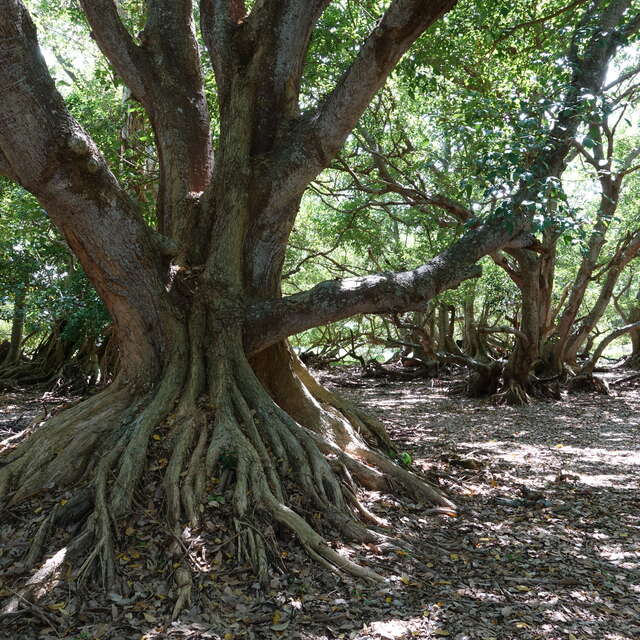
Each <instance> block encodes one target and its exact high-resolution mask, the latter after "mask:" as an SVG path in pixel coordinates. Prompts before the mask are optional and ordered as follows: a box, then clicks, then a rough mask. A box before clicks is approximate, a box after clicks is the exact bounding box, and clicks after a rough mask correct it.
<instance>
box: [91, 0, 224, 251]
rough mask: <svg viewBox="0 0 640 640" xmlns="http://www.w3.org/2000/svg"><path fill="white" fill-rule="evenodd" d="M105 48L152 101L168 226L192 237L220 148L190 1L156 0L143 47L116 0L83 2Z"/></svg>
mask: <svg viewBox="0 0 640 640" xmlns="http://www.w3.org/2000/svg"><path fill="white" fill-rule="evenodd" d="M81 3H82V7H83V9H84V11H85V14H86V16H87V19H88V20H89V23H90V25H91V28H92V29H93V34H94V37H95V38H96V41H97V43H98V46H99V47H100V49H101V51H102V52H103V53H104V55H105V56H106V57H107V59H108V60H109V61H110V62H111V63H112V64H113V66H114V67H115V69H116V71H117V72H118V74H119V75H120V76H121V77H122V78H123V80H124V81H125V83H126V84H127V86H128V87H129V88H130V89H131V91H132V93H133V95H134V96H135V97H136V98H137V99H138V100H140V102H141V103H142V104H143V105H144V107H145V109H146V111H147V113H148V114H149V117H150V119H151V123H152V125H153V130H154V133H155V136H156V143H157V149H158V160H159V163H160V187H159V195H158V223H159V229H160V231H161V232H163V233H165V234H167V235H171V236H173V237H174V238H175V239H176V240H178V241H184V240H186V236H187V235H188V231H187V230H188V229H189V228H190V225H189V223H188V222H189V218H190V217H191V215H192V211H191V210H190V206H191V204H192V203H193V199H194V195H195V194H197V195H199V194H200V193H202V192H203V191H204V190H205V189H206V187H207V186H208V185H209V183H210V181H211V175H212V171H213V154H212V146H211V135H210V129H209V115H208V110H207V104H206V99H205V95H204V81H203V77H202V70H201V66H200V58H199V54H198V43H197V40H196V37H195V31H194V25H193V14H192V6H191V2H190V0H150V1H149V2H147V6H148V15H147V24H146V25H145V28H144V30H143V32H142V34H141V35H140V40H141V45H140V46H139V45H136V44H135V43H134V41H133V39H132V38H131V35H130V34H129V33H128V32H127V30H126V29H125V27H124V25H123V24H122V22H121V21H120V18H119V16H118V15H117V10H116V8H115V5H114V3H113V0H97V1H96V2H94V1H93V0H81Z"/></svg>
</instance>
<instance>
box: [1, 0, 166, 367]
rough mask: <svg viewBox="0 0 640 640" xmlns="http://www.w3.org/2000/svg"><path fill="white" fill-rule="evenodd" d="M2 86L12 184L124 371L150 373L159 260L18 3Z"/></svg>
mask: <svg viewBox="0 0 640 640" xmlns="http://www.w3.org/2000/svg"><path fill="white" fill-rule="evenodd" d="M0 86H2V87H3V92H2V97H1V99H0V148H1V149H2V152H3V155H2V157H4V158H6V161H7V163H8V165H9V167H10V169H11V171H12V173H13V177H14V178H15V179H17V180H18V181H19V182H20V184H21V185H22V186H23V187H25V188H26V189H27V190H29V191H30V192H31V193H33V195H34V196H35V197H36V198H37V199H38V201H39V202H40V204H41V205H42V207H43V208H44V209H45V210H46V211H47V213H48V215H49V217H50V218H51V219H52V221H53V222H54V224H55V225H56V227H57V228H58V229H59V230H60V232H61V233H62V235H63V236H64V238H65V239H66V241H67V243H68V244H69V247H70V248H71V249H72V251H73V252H74V253H75V255H76V256H77V257H78V258H79V260H80V262H81V263H82V266H83V268H84V270H85V271H86V273H87V275H88V276H89V278H90V279H91V282H92V283H93V285H94V286H95V287H96V289H97V291H98V293H99V294H100V296H101V297H102V298H103V300H104V301H105V303H106V305H107V308H108V309H109V311H110V313H111V314H112V316H113V317H114V319H115V320H116V322H117V323H118V329H119V331H118V333H119V339H120V340H121V346H122V348H123V349H124V350H125V351H126V352H127V353H128V355H129V356H130V362H131V366H132V367H135V366H136V365H140V366H148V367H152V368H153V367H154V366H158V365H159V363H158V362H157V360H156V359H155V356H154V355H153V353H154V352H155V346H157V345H158V344H161V343H162V341H163V340H164V338H163V336H162V331H163V329H162V322H161V320H160V318H156V317H149V316H148V314H147V312H145V311H144V310H145V308H146V309H147V310H149V309H157V308H158V301H159V300H163V299H165V296H166V292H165V288H164V283H163V281H162V279H161V277H160V270H159V252H158V251H157V250H156V248H155V247H154V245H153V242H152V239H151V236H150V234H149V231H148V228H147V226H146V224H145V223H144V221H143V219H142V217H141V216H140V215H139V212H138V211H137V210H136V209H135V208H134V205H133V204H132V201H131V199H130V198H129V197H128V195H127V194H126V193H125V192H124V190H123V189H122V188H121V187H120V185H119V184H118V182H117V181H116V179H115V177H114V176H113V174H112V173H111V172H110V171H109V168H108V167H107V165H106V162H105V160H104V158H103V157H102V155H101V154H100V152H99V151H98V149H97V147H96V145H95V143H94V142H93V140H91V138H90V137H89V135H88V134H87V133H86V132H85V131H84V130H83V129H82V128H81V126H80V125H79V124H78V123H77V122H76V121H75V120H74V119H73V118H72V117H71V115H70V114H69V112H68V111H67V109H66V106H65V104H64V101H63V99H62V97H61V96H60V94H59V93H58V92H57V90H56V88H55V84H54V82H53V80H52V78H51V76H50V75H49V72H48V70H47V68H46V65H45V62H44V59H43V57H42V55H41V53H40V50H39V48H38V42H37V37H36V29H35V26H34V24H33V22H32V20H31V17H30V16H29V13H28V12H27V10H26V8H25V7H24V5H23V4H22V2H20V1H19V0H5V1H4V2H2V11H0ZM125 318H126V327H125V323H123V319H125ZM156 323H157V325H156ZM150 327H151V329H150ZM154 345H155V346H154ZM125 375H126V374H125Z"/></svg>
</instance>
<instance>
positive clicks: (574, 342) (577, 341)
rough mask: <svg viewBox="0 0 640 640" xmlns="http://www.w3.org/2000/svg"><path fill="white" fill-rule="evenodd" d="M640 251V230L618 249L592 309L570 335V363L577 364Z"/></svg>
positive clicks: (566, 360)
mask: <svg viewBox="0 0 640 640" xmlns="http://www.w3.org/2000/svg"><path fill="white" fill-rule="evenodd" d="M639 252H640V231H636V232H635V233H634V234H633V235H632V236H630V237H629V238H628V239H627V241H626V242H624V243H623V244H622V246H621V247H619V249H618V250H617V251H616V254H615V255H614V257H613V258H612V259H611V261H610V263H609V265H608V268H607V271H606V276H605V279H604V282H603V284H602V286H601V287H600V292H599V293H598V297H597V299H596V301H595V303H594V305H593V307H592V308H591V311H590V312H589V313H588V314H587V315H586V316H585V318H584V319H583V320H582V322H581V323H580V324H579V325H578V327H576V328H575V329H574V331H573V333H572V334H571V335H570V336H569V338H568V340H567V343H566V347H565V350H564V354H565V355H564V359H565V362H567V363H568V364H570V365H572V366H576V362H577V357H578V353H579V351H580V349H581V348H582V346H583V345H584V344H585V342H586V340H587V338H588V336H589V334H590V333H591V332H592V331H593V330H594V328H595V326H596V325H597V324H598V321H599V320H600V319H601V318H602V316H603V314H604V312H605V311H606V309H607V306H608V305H609V303H610V302H611V298H612V296H613V292H614V289H615V286H616V284H617V282H618V279H619V278H620V275H621V274H622V272H623V270H624V268H625V267H626V266H627V264H629V262H630V261H631V260H632V259H633V258H635V257H636V256H637V255H638V253H639Z"/></svg>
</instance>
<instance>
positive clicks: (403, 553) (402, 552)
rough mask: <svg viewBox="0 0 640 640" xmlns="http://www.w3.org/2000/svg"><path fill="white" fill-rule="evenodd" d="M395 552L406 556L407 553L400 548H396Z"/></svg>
mask: <svg viewBox="0 0 640 640" xmlns="http://www.w3.org/2000/svg"><path fill="white" fill-rule="evenodd" d="M396 554H398V555H399V556H406V555H407V552H406V551H403V550H402V549H398V550H397V551H396Z"/></svg>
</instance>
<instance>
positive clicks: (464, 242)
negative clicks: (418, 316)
mask: <svg viewBox="0 0 640 640" xmlns="http://www.w3.org/2000/svg"><path fill="white" fill-rule="evenodd" d="M519 233H520V229H519V227H517V226H515V227H514V226H513V223H512V221H505V220H504V219H503V218H495V219H494V220H492V221H490V222H487V223H486V224H484V225H482V226H481V227H479V228H477V229H473V230H472V231H470V232H468V233H467V234H466V235H464V236H463V237H462V238H461V239H460V240H458V242H456V243H455V244H453V245H452V246H451V247H449V248H448V249H446V250H445V251H443V252H442V253H441V254H440V255H439V256H436V257H435V258H433V259H432V260H430V261H429V262H427V263H426V264H424V265H422V266H421V267H418V268H417V269H414V270H413V271H405V272H402V273H387V274H380V275H374V276H367V277H361V278H348V279H345V280H331V281H327V282H322V283H320V284H318V285H316V286H315V287H313V288H312V289H310V290H308V291H304V292H302V293H298V294H294V295H291V296H288V297H286V298H281V299H275V300H269V301H266V302H263V303H256V304H255V305H254V306H253V307H251V308H250V309H249V313H248V318H247V324H246V327H245V345H246V347H247V349H248V350H249V351H250V352H257V351H260V350H262V349H264V348H265V347H267V346H269V345H270V344H273V343H274V342H277V341H278V340H281V339H282V338H285V337H287V336H290V335H292V334H294V333H298V332H300V331H304V330H305V329H309V328H311V327H316V326H319V325H322V324H325V323H327V322H335V321H336V320H341V319H343V318H348V317H350V316H353V315H355V314H358V313H398V312H404V311H419V310H421V309H423V308H424V305H425V303H426V302H427V301H429V300H430V299H431V298H433V297H434V296H436V295H438V293H440V292H442V291H444V290H446V289H450V288H452V287H455V286H457V285H458V284H459V283H460V282H462V281H463V280H467V279H468V278H474V277H477V276H479V275H480V267H478V266H477V265H476V264H475V263H476V262H477V260H479V259H480V258H481V257H482V256H484V255H486V254H488V253H491V252H493V251H495V250H496V249H497V248H499V247H501V246H504V245H505V244H507V243H508V242H509V241H510V240H511V239H512V238H513V236H514V235H519Z"/></svg>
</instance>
